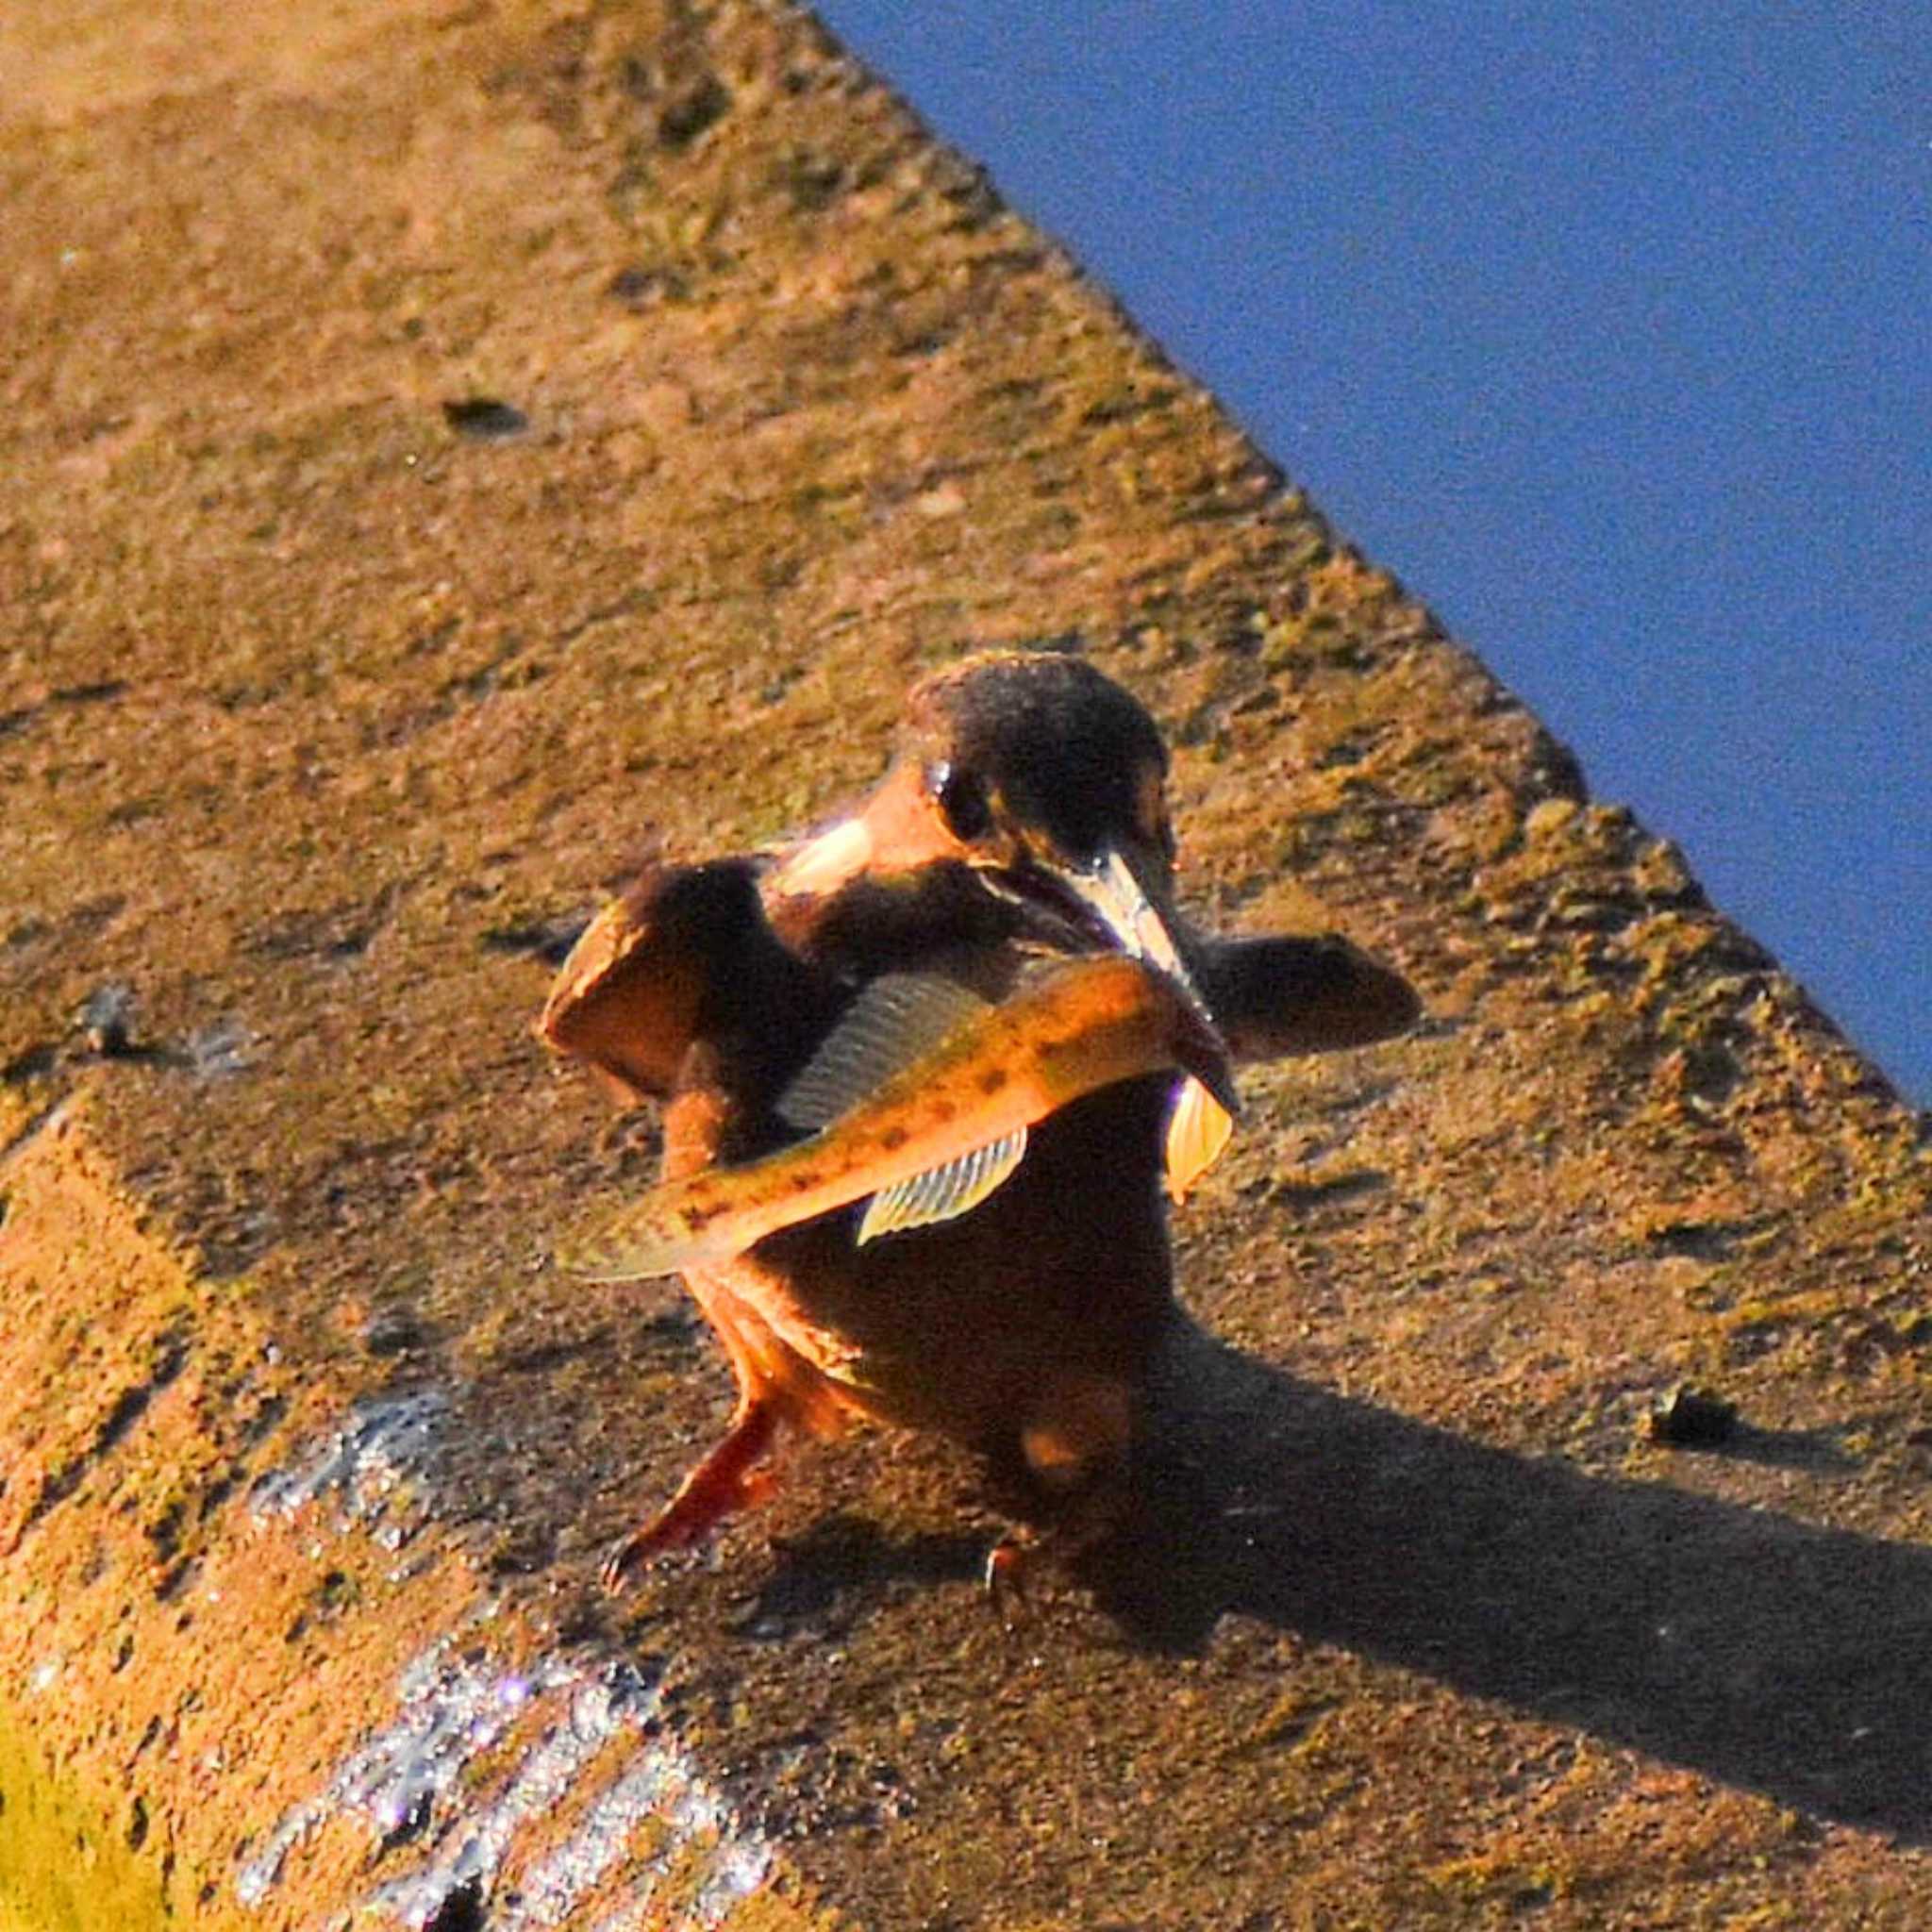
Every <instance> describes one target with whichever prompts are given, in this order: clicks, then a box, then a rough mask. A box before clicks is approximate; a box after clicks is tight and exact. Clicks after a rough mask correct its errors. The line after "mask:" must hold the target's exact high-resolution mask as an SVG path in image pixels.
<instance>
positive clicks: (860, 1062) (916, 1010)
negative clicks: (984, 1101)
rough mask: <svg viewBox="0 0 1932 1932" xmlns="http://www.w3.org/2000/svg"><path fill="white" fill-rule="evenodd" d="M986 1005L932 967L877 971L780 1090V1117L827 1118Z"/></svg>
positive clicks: (800, 1123) (817, 1123)
mask: <svg viewBox="0 0 1932 1932" xmlns="http://www.w3.org/2000/svg"><path fill="white" fill-rule="evenodd" d="M988 1004H989V1003H988V1002H987V1001H985V1000H983V999H981V998H980V996H979V995H978V994H977V993H976V992H969V991H967V990H966V989H965V988H964V987H963V986H960V985H959V984H958V982H957V981H954V980H951V979H941V978H939V977H938V976H937V975H935V974H925V973H885V974H880V975H879V977H878V978H876V979H874V981H872V983H871V984H870V985H868V986H866V987H863V988H861V989H860V991H859V993H858V997H857V998H856V999H855V1000H854V1001H853V1002H852V1004H851V1006H849V1007H848V1008H846V1009H845V1013H844V1017H843V1018H842V1019H841V1020H840V1022H839V1024H837V1025H836V1026H834V1027H833V1028H832V1030H831V1032H830V1033H829V1034H828V1035H827V1036H826V1038H825V1041H824V1044H823V1045H822V1046H821V1047H820V1048H819V1050H818V1052H817V1053H815V1054H813V1055H812V1057H811V1058H810V1059H809V1060H808V1062H807V1063H806V1067H805V1071H804V1072H803V1073H801V1074H799V1076H798V1077H797V1078H796V1079H795V1080H793V1081H792V1083H791V1086H789V1087H788V1088H787V1089H786V1090H785V1091H784V1092H783V1093H782V1094H780V1095H779V1098H778V1114H779V1118H780V1119H782V1120H786V1121H789V1122H790V1123H791V1124H792V1125H793V1126H794V1127H824V1126H828V1125H830V1124H831V1123H832V1122H833V1121H835V1120H837V1119H838V1118H839V1116H840V1115H841V1114H842V1113H846V1112H849V1111H850V1110H851V1109H852V1108H854V1107H856V1106H858V1103H859V1102H860V1101H861V1100H865V1099H868V1098H870V1097H871V1095H873V1094H874V1093H875V1092H877V1091H878V1090H879V1088H881V1087H882V1086H884V1085H885V1083H886V1082H887V1081H888V1080H890V1079H891V1077H892V1075H893V1074H900V1073H903V1072H905V1070H906V1069H907V1068H908V1067H909V1066H911V1065H912V1064H913V1063H914V1062H915V1061H917V1060H919V1059H921V1058H924V1056H925V1055H926V1054H928V1053H930V1052H931V1051H932V1050H933V1049H934V1048H935V1047H936V1046H938V1045H939V1043H940V1042H941V1041H942V1040H944V1039H945V1038H946V1037H947V1035H948V1034H950V1033H953V1032H955V1031H957V1030H958V1028H959V1027H960V1026H961V1025H963V1024H965V1023H966V1022H967V1021H969V1020H972V1019H974V1018H975V1017H976V1016H977V1015H979V1014H981V1013H983V1012H985V1011H986V1009H987V1007H988Z"/></svg>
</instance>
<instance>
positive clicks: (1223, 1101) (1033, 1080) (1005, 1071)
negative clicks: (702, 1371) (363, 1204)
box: [558, 955, 1240, 1282]
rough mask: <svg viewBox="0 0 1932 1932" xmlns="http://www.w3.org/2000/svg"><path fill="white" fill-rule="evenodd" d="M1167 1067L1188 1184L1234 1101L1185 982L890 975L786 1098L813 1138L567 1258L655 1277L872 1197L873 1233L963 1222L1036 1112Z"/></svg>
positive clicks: (735, 1252)
mask: <svg viewBox="0 0 1932 1932" xmlns="http://www.w3.org/2000/svg"><path fill="white" fill-rule="evenodd" d="M1168 1068H1174V1069H1177V1070H1179V1071H1180V1072H1181V1073H1182V1074H1184V1075H1185V1076H1186V1078H1185V1081H1184V1083H1183V1084H1182V1086H1181V1089H1180V1092H1179V1096H1178V1100H1177V1104H1176V1108H1175V1110H1174V1126H1173V1128H1172V1129H1171V1131H1170V1136H1169V1186H1170V1189H1171V1190H1172V1191H1174V1192H1175V1194H1176V1198H1178V1195H1179V1193H1180V1192H1181V1191H1184V1189H1185V1187H1186V1185H1187V1183H1188V1182H1189V1181H1191V1179H1192V1177H1193V1174H1195V1173H1197V1172H1198V1171H1199V1168H1200V1167H1201V1166H1204V1165H1206V1163H1207V1161H1208V1160H1210V1159H1212V1158H1214V1156H1215V1155H1216V1154H1218V1153H1219V1151H1220V1149H1221V1147H1222V1145H1223V1144H1224V1142H1225V1141H1226V1139H1227V1135H1228V1132H1229V1130H1230V1128H1231V1124H1232V1119H1233V1116H1234V1115H1235V1114H1236V1113H1237V1112H1238V1110H1239V1107H1240V1101H1239V1097H1238V1095H1237V1094H1236V1092H1235V1089H1234V1083H1233V1076H1232V1074H1231V1073H1230V1071H1229V1064H1228V1056H1227V1049H1226V1047H1225V1045H1224V1043H1223V1041H1222V1039H1221V1036H1220V1034H1219V1032H1218V1031H1217V1030H1216V1029H1215V1027H1214V1025H1213V1023H1212V1021H1211V1020H1210V1019H1209V1017H1208V1013H1207V1011H1206V1009H1205V1008H1203V1006H1202V1005H1201V1002H1200V999H1199V996H1198V995H1197V994H1196V993H1195V992H1194V991H1193V989H1192V988H1191V986H1189V985H1187V984H1186V983H1185V982H1184V981H1182V980H1179V979H1177V978H1175V977H1174V976H1173V975H1171V974H1167V973H1166V972H1164V971H1162V970H1161V969H1160V968H1159V967H1158V966H1156V965H1152V964H1149V963H1148V962H1146V961H1145V960H1142V959H1136V958H1130V957H1124V956H1120V955H1109V956H1102V957H1097V958H1077V959H1072V960H1064V961H1057V962H1056V963H1054V964H1053V965H1051V966H1049V967H1045V968H1043V969H1040V970H1037V971H1035V972H1034V973H1032V974H1030V975H1029V976H1028V977H1027V978H1026V979H1024V981H1023V983H1022V985H1021V987H1020V989H1019V990H1018V991H1015V992H1013V993H1011V994H1010V995H1008V997H1007V998H1006V999H1004V1000H1002V1001H999V1002H997V1003H994V1002H992V1001H989V1000H987V999H985V998H983V997H982V996H981V995H979V994H978V993H975V992H974V991H971V990H970V989H969V988H967V987H964V986H961V985H959V984H958V982H956V981H953V980H950V979H946V978H943V977H941V976H938V975H936V974H899V973H891V974H882V975H880V976H879V977H878V978H877V979H874V980H873V981H871V982H870V983H869V984H868V985H867V986H865V987H864V988H862V989H861V990H860V991H859V992H858V995H857V996H856V997H855V999H854V1001H853V1003H852V1005H851V1007H850V1008H848V1009H847V1011H846V1013H845V1015H844V1017H843V1018H842V1019H841V1021H840V1023H839V1024H838V1025H837V1026H836V1027H834V1029H833V1030H832V1033H831V1034H830V1036H829V1037H828V1039H827V1040H826V1041H825V1043H824V1046H823V1047H821V1049H820V1050H819V1052H818V1053H817V1054H816V1055H815V1056H814V1057H813V1058H812V1059H811V1060H810V1061H808V1064H807V1065H806V1067H805V1069H804V1071H803V1072H802V1073H800V1074H798V1076H797V1077H796V1078H795V1079H794V1080H793V1081H792V1082H791V1085H790V1086H789V1087H788V1088H787V1089H786V1090H785V1091H784V1092H783V1093H782V1094H781V1095H780V1096H779V1099H778V1102H777V1107H776V1111H777V1113H778V1115H779V1117H780V1118H781V1119H783V1120H784V1121H785V1122H786V1123H787V1124H790V1125H791V1126H794V1127H798V1128H800V1129H803V1130H805V1138H803V1139H801V1140H798V1141H792V1142H791V1143H790V1144H789V1145H787V1146H785V1147H782V1148H780V1149H779V1150H778V1151H777V1152H775V1153H773V1154H769V1155H766V1156H764V1157H763V1158H759V1159H757V1160H752V1161H747V1162H743V1163H741V1164H737V1165H733V1166H714V1167H708V1168H705V1169H702V1170H700V1171H699V1172H697V1173H696V1174H688V1175H685V1176H682V1177H680V1178H678V1179H675V1180H671V1181H666V1182H663V1183H660V1184H659V1185H658V1186H657V1187H655V1188H653V1189H651V1190H650V1191H648V1192H647V1193H645V1194H643V1195H642V1196H641V1197H640V1198H639V1199H638V1200H636V1201H634V1202H632V1203H630V1204H629V1205H628V1206H626V1207H625V1208H623V1209H622V1210H621V1211H620V1212H619V1213H618V1214H617V1215H616V1216H615V1217H614V1218H613V1219H612V1220H610V1221H609V1222H608V1224H606V1225H605V1226H604V1227H603V1228H602V1229H601V1231H599V1232H598V1233H596V1234H594V1235H592V1236H591V1237H590V1238H589V1239H588V1240H586V1241H582V1242H580V1243H578V1244H577V1245H575V1246H574V1247H568V1248H566V1249H565V1250H563V1251H562V1253H561V1254H560V1255H559V1257H558V1258H559V1261H560V1262H561V1264H562V1266H563V1267H564V1268H565V1269H566V1271H567V1272H569V1273H570V1274H575V1275H577V1276H579V1277H581V1278H583V1279H585V1280H590V1281H607V1282H608V1281H641V1280H648V1279H652V1278H654V1277H656V1276H658V1275H664V1274H678V1273H681V1272H682V1271H684V1270H686V1269H690V1268H697V1267H703V1266H706V1265H708V1264H714V1263H717V1262H720V1261H725V1260H729V1259H731V1258H733V1257H736V1256H739V1255H741V1254H743V1253H744V1252H745V1251H746V1250H747V1249H749V1248H751V1247H753V1246H754V1245H756V1244H757V1243H758V1241H762V1240H763V1239H764V1238H765V1237H766V1236H767V1235H771V1234H775V1233H777V1232H778V1231H779V1230H780V1229H782V1228H786V1227H791V1226H792V1225H794V1224H797V1223H799V1222H802V1221H808V1220H811V1219H813V1218H815V1217H816V1216H818V1215H821V1214H826V1213H830V1212H831V1211H833V1210H834V1209H836V1208H844V1207H847V1206H850V1205H851V1204H852V1203H853V1202H856V1201H860V1200H864V1199H866V1198H867V1197H868V1196H870V1197H871V1199H870V1203H869V1205H868V1207H867V1209H866V1212H865V1214H864V1216H863V1218H862V1219H861V1221H860V1223H859V1226H858V1235H857V1240H858V1242H859V1244H861V1245H862V1244H864V1243H866V1242H868V1241H875V1240H877V1239H879V1238H880V1237H882V1236H884V1235H888V1234H893V1233H899V1232H903V1231H905V1230H907V1229H910V1228H915V1227H925V1226H930V1225H933V1224H936V1223H939V1222H943V1221H950V1220H954V1219H956V1218H957V1217H958V1216H960V1215H963V1214H966V1213H969V1212H970V1211H971V1210H972V1209H973V1208H975V1207H977V1206H978V1205H979V1203H980V1202H982V1201H984V1200H985V1199H986V1198H987V1197H988V1196H989V1195H990V1194H991V1193H992V1192H993V1191H994V1190H995V1189H997V1188H998V1187H999V1186H1000V1185H1001V1184H1002V1183H1003V1182H1004V1181H1006V1180H1007V1179H1008V1178H1009V1177H1010V1176H1011V1174H1013V1173H1014V1172H1015V1170H1016V1169H1017V1168H1018V1166H1019V1164H1020V1162H1021V1160H1022V1159H1023V1158H1024V1156H1025V1151H1026V1137H1027V1130H1028V1129H1029V1128H1030V1127H1031V1126H1033V1125H1035V1124H1037V1123H1039V1122H1040V1121H1042V1120H1044V1119H1045V1118H1046V1117H1047V1116H1048V1115H1049V1114H1051V1113H1054V1112H1056V1111H1058V1109H1059V1108H1062V1107H1065V1106H1066V1105H1067V1104H1068V1103H1069V1102H1071V1101H1074V1100H1077V1099H1079V1098H1080V1097H1081V1096H1082V1095H1083V1094H1086V1093H1091V1092H1092V1091H1095V1090H1096V1089H1098V1088H1101V1087H1107V1086H1110V1085H1112V1084H1113V1083H1114V1082H1116V1081H1120V1080H1127V1079H1132V1078H1135V1077H1136V1076H1138V1075H1141V1074H1152V1073H1158V1072H1160V1071H1162V1070H1163V1069H1168Z"/></svg>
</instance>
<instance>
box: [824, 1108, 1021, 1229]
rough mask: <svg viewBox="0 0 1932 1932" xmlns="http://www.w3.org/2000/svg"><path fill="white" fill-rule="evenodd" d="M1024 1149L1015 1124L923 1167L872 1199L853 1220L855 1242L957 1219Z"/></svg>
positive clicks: (996, 1184) (1007, 1174) (984, 1194)
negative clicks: (964, 1151)
mask: <svg viewBox="0 0 1932 1932" xmlns="http://www.w3.org/2000/svg"><path fill="white" fill-rule="evenodd" d="M1025 1153H1026V1129H1025V1128H1024V1127H1018V1128H1015V1129H1014V1131H1013V1132H1012V1133H1010V1134H1008V1135H1006V1136H1004V1137H1003V1138H1002V1139H1000V1140H998V1141H988V1142H987V1144H986V1145H985V1146H984V1147H975V1148H974V1150H973V1151H972V1153H970V1154H962V1155H960V1156H959V1158H958V1159H957V1160H949V1161H947V1162H946V1163H945V1165H944V1166H942V1167H929V1168H927V1169H926V1171H925V1172H924V1174H914V1175H913V1176H912V1177H911V1179H910V1180H904V1181H900V1182H899V1183H898V1184H897V1186H895V1187H891V1188H885V1189H882V1190H881V1191H879V1192H878V1193H876V1194H874V1196H873V1197H872V1205H871V1206H870V1207H868V1208H866V1210H865V1219H864V1220H863V1221H861V1222H860V1223H859V1224H858V1245H859V1246H860V1247H863V1246H864V1245H865V1244H866V1242H867V1241H875V1240H876V1239H877V1238H878V1237H879V1236H880V1235H882V1234H896V1233H898V1232H899V1231H900V1229H902V1228H908V1227H930V1226H932V1225H933V1224H934V1223H935V1222H940V1221H957V1220H958V1217H959V1216H960V1215H962V1214H966V1213H970V1212H971V1211H972V1210H973V1209H974V1208H977V1207H978V1206H979V1204H980V1203H981V1202H982V1201H983V1200H985V1199H986V1197H987V1196H988V1195H989V1194H990V1193H991V1192H992V1191H993V1190H994V1189H995V1188H997V1187H999V1186H1000V1185H1001V1184H1002V1183H1003V1182H1005V1181H1006V1180H1008V1178H1009V1177H1010V1176H1011V1174H1012V1172H1013V1170H1014V1169H1015V1168H1016V1167H1018V1166H1019V1164H1020V1162H1021V1160H1022V1159H1023V1158H1024V1156H1025Z"/></svg>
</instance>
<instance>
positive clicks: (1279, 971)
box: [1184, 933, 1422, 1060]
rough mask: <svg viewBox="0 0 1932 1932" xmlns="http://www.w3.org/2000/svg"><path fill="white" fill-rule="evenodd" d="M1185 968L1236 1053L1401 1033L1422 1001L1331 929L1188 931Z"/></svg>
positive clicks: (1272, 1055) (1325, 1048)
mask: <svg viewBox="0 0 1932 1932" xmlns="http://www.w3.org/2000/svg"><path fill="white" fill-rule="evenodd" d="M1184 950H1185V952H1186V956H1187V962H1188V966H1189V969H1190V970H1191V972H1192V974H1193V975H1194V978H1195V982H1196V984H1197V985H1198V986H1199V988H1200V990H1201V996H1202V998H1203V999H1205V1000H1206V1001H1207V1003H1208V1011H1209V1012H1210V1013H1212V1014H1213V1016H1214V1021H1215V1024H1217V1025H1218V1026H1219V1027H1220V1028H1221V1033H1222V1037H1223V1039H1224V1040H1225V1041H1227V1045H1228V1050H1229V1052H1230V1053H1231V1054H1232V1055H1233V1057H1234V1058H1236V1059H1238V1060H1269V1059H1281V1058H1286V1057H1288V1056H1289V1055H1291V1054H1303V1053H1329V1052H1332V1051H1334V1050H1335V1049H1336V1048H1338V1047H1345V1046H1367V1045H1368V1044H1369V1043H1370V1042H1371V1041H1377V1040H1388V1039H1390V1038H1391V1037H1392V1036H1393V1035H1395V1034H1397V1033H1404V1032H1407V1030H1408V1028H1409V1027H1411V1026H1412V1025H1414V1024H1415V1023H1416V1021H1417V1020H1418V1019H1420V1018H1421V1016H1422V1002H1421V1001H1420V1000H1419V999H1417V998H1416V995H1415V990H1414V988H1412V987H1411V986H1410V985H1409V983H1408V981H1407V980H1406V979H1405V978H1403V976H1402V975H1401V974H1399V973H1395V972H1392V971H1391V969H1390V968H1388V967H1387V966H1383V965H1380V964H1378V963H1377V962H1376V961H1375V960H1374V959H1372V958H1369V956H1368V955H1367V954H1366V953H1364V952H1363V951H1362V950H1361V949H1360V948H1359V947H1358V946H1355V945H1351V944H1350V943H1349V941H1347V940H1345V939H1342V938H1341V937H1340V936H1339V935H1337V934H1334V933H1324V934H1320V935H1316V936H1313V937H1308V938H1301V937H1289V936H1286V935H1283V936H1279V937H1275V938H1271V939H1253V940H1219V939H1210V938H1206V937H1203V936H1201V935H1199V934H1190V935H1189V936H1188V940H1187V942H1186V945H1185V949H1184Z"/></svg>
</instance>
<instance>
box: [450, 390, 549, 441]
mask: <svg viewBox="0 0 1932 1932" xmlns="http://www.w3.org/2000/svg"><path fill="white" fill-rule="evenodd" d="M442 420H443V421H444V422H445V423H447V424H448V425H449V426H450V427H451V428H452V429H454V430H455V431H456V433H457V434H458V436H470V437H474V438H475V440H476V441H478V442H501V441H503V440H504V439H505V438H506V437H510V436H521V435H522V434H523V433H524V431H525V430H526V429H527V428H528V427H529V426H530V419H529V418H528V417H527V416H526V415H525V414H524V412H523V411H522V410H521V409H519V408H514V407H513V406H512V405H510V404H508V403H506V402H502V401H499V400H498V398H496V397H495V396H464V397H462V398H460V399H459V400H458V401H457V402H453V403H445V404H443V406H442Z"/></svg>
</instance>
